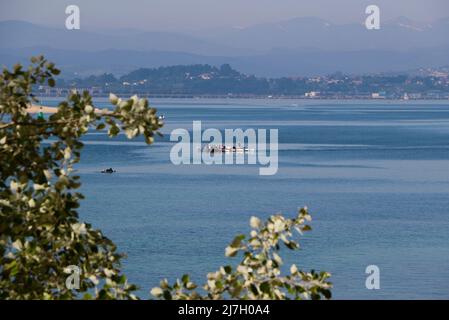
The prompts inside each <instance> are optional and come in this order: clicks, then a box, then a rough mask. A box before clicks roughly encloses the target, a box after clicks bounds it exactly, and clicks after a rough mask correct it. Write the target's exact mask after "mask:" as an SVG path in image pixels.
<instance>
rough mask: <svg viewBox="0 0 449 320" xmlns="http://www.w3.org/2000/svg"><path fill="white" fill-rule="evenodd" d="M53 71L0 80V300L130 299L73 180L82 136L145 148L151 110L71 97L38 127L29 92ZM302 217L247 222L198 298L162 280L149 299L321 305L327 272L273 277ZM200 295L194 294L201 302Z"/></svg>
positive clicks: (40, 69) (39, 60)
mask: <svg viewBox="0 0 449 320" xmlns="http://www.w3.org/2000/svg"><path fill="white" fill-rule="evenodd" d="M58 74H59V70H58V69H56V68H55V66H54V65H53V64H52V63H49V62H47V61H46V60H45V59H44V58H43V57H36V58H32V65H31V66H30V67H29V68H27V69H24V68H23V67H22V66H20V65H16V66H14V67H13V70H11V71H9V70H7V69H4V70H3V71H2V73H1V74H0V299H77V298H84V299H92V298H93V299H137V297H136V296H135V295H134V294H133V291H135V290H136V286H135V285H133V284H129V283H128V281H127V279H126V277H125V275H123V273H122V272H121V270H120V262H121V259H122V258H123V255H121V254H120V253H118V252H117V249H116V246H115V244H114V243H113V242H112V241H111V240H110V239H108V238H107V237H105V236H104V235H103V233H102V232H101V231H100V230H98V229H94V228H93V227H92V226H91V225H90V224H88V223H85V222H83V221H81V220H80V219H79V217H78V212H77V209H78V208H79V206H80V201H81V200H82V199H83V195H82V194H81V193H79V192H77V189H78V188H79V187H80V178H79V176H77V175H75V174H74V172H73V169H74V165H75V164H76V163H77V162H78V161H79V160H80V152H81V149H82V147H83V144H82V143H81V137H82V136H83V135H85V134H86V133H87V132H88V130H103V129H107V130H108V134H109V136H111V137H113V136H116V135H117V134H119V132H120V131H122V130H123V131H124V132H125V133H126V135H127V137H128V138H130V139H132V138H134V137H136V136H139V135H141V136H143V137H144V138H145V141H146V142H147V143H148V144H151V143H153V137H154V135H155V134H158V133H159V131H158V130H159V129H160V128H161V127H162V126H163V123H162V121H161V120H160V119H159V118H158V116H157V114H156V109H154V108H151V107H150V106H149V105H148V101H147V100H146V99H139V98H137V97H136V96H133V97H131V98H130V99H128V100H122V99H119V98H117V97H116V96H114V95H111V96H110V101H111V103H112V104H113V106H114V108H113V110H112V111H108V110H101V111H100V110H97V109H96V108H95V107H94V105H93V102H92V98H91V96H90V95H89V94H88V93H87V92H84V93H83V94H80V93H78V92H72V93H71V94H70V95H69V97H68V98H67V99H66V100H65V101H62V102H61V103H59V105H58V107H57V111H56V113H54V114H52V115H51V116H50V117H49V118H48V119H45V118H41V117H37V118H35V117H33V116H32V115H31V114H30V113H29V112H28V110H27V108H28V107H29V106H30V104H31V103H33V102H37V100H36V99H35V97H33V95H32V88H33V86H36V85H40V84H48V85H49V86H54V85H55V79H54V76H55V75H58ZM308 220H310V216H309V215H308V213H307V211H306V210H305V209H302V210H301V211H300V212H299V214H298V216H297V217H296V218H294V219H285V218H284V217H282V216H281V215H275V216H272V217H271V218H269V219H268V221H267V222H265V223H262V222H261V221H260V220H258V219H257V218H252V219H251V226H252V228H253V230H252V231H251V236H250V238H249V239H247V240H245V237H243V236H238V237H236V238H235V240H234V241H233V242H232V244H231V245H230V246H229V247H228V248H227V249H226V254H227V255H228V256H235V255H237V254H238V253H240V252H241V253H242V254H243V260H242V262H241V263H240V264H239V265H238V266H237V268H236V269H233V268H232V267H231V266H226V267H223V268H220V270H219V271H218V272H215V273H211V274H209V275H208V280H207V283H206V284H205V285H204V288H203V291H204V293H203V292H199V291H197V290H196V285H195V284H194V283H192V282H191V281H190V279H189V277H188V276H184V277H183V278H182V280H178V281H177V282H176V283H175V284H174V285H173V286H169V284H168V282H167V281H165V280H164V281H162V282H161V286H160V288H154V289H153V290H152V294H153V295H154V296H156V297H158V298H165V299H220V298H233V299H259V298H263V299H288V298H306V299H307V298H311V299H317V298H321V297H325V298H329V297H330V291H329V289H330V287H331V285H330V283H329V282H327V278H328V277H329V274H328V273H326V272H322V273H315V272H313V271H312V272H309V273H306V272H302V271H299V270H298V269H297V268H296V267H295V266H292V267H291V268H290V272H291V274H290V275H288V276H281V269H280V267H281V265H282V260H281V258H280V256H279V255H278V253H277V252H278V251H279V249H280V244H281V243H283V244H284V245H285V246H286V247H287V248H289V249H296V248H298V244H297V243H296V242H295V241H293V240H291V237H292V232H293V230H294V229H296V230H297V231H298V232H300V233H301V232H303V231H307V230H309V229H310V227H309V226H308V225H306V221H308ZM70 266H76V267H77V268H79V270H80V283H79V288H78V289H72V288H70V287H68V286H67V283H66V280H67V276H68V274H67V271H69V270H68V269H69V268H70ZM201 294H204V295H201Z"/></svg>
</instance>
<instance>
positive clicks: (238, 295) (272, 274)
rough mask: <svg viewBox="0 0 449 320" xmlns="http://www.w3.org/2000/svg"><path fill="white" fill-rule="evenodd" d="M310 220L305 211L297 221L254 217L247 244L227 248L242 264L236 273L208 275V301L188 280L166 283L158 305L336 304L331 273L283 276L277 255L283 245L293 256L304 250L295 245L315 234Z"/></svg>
mask: <svg viewBox="0 0 449 320" xmlns="http://www.w3.org/2000/svg"><path fill="white" fill-rule="evenodd" d="M310 220H311V217H310V215H309V214H308V212H307V209H306V208H303V209H301V210H299V212H298V215H297V217H295V218H293V219H286V218H284V217H283V216H282V215H273V216H271V217H270V218H269V219H268V220H267V221H266V222H264V223H262V222H261V221H260V220H259V219H258V218H256V217H252V218H251V220H250V225H251V228H252V231H251V234H250V236H249V238H248V239H246V237H245V236H244V235H240V236H237V237H236V238H235V239H234V240H233V241H232V243H231V244H230V245H229V246H228V247H227V248H226V250H225V254H226V256H228V257H234V256H236V255H238V254H239V253H240V254H241V255H242V257H243V259H242V261H241V262H240V263H239V264H238V265H237V267H236V268H233V267H232V266H230V265H227V266H224V267H221V268H220V269H219V270H218V271H216V272H213V273H209V274H208V275H207V281H206V283H205V284H204V285H203V287H202V288H203V291H204V292H205V294H204V295H202V294H201V292H199V291H198V290H197V288H198V286H197V285H196V284H195V283H193V282H192V281H190V277H189V276H188V275H184V276H183V277H182V278H181V280H179V279H178V280H177V281H176V282H175V283H174V284H173V285H169V283H168V281H167V280H162V281H161V283H160V287H156V288H153V289H152V290H151V294H152V295H153V296H155V297H157V298H159V299H177V300H178V299H180V300H183V299H214V300H216V299H227V298H231V299H245V300H246V299H271V300H273V299H274V300H280V299H320V298H322V297H323V298H326V299H330V298H331V291H330V288H331V283H330V282H328V281H327V279H328V278H329V277H330V274H329V273H328V272H319V273H317V272H315V271H313V270H312V271H311V272H304V271H301V270H298V268H297V267H296V265H291V267H290V274H289V275H286V276H282V275H281V266H282V264H283V262H282V259H281V257H280V256H279V254H278V252H279V250H280V247H281V245H282V244H283V245H284V246H285V247H286V248H288V249H290V250H295V249H298V248H299V244H298V243H297V242H296V241H294V240H292V236H293V231H294V230H296V231H297V232H299V233H300V234H302V233H303V232H305V231H308V230H311V228H310V226H309V225H308V224H307V222H308V221H310Z"/></svg>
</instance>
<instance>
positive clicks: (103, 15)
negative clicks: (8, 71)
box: [0, 0, 449, 31]
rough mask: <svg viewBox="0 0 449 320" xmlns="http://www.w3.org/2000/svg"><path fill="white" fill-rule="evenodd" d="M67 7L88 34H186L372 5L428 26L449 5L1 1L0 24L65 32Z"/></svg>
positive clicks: (436, 0)
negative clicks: (73, 10)
mask: <svg viewBox="0 0 449 320" xmlns="http://www.w3.org/2000/svg"><path fill="white" fill-rule="evenodd" d="M70 4H76V5H78V6H79V7H80V11H81V24H82V27H86V28H89V29H95V28H98V29H110V28H113V29H116V28H137V29H142V30H172V31H188V30H195V29H208V28H214V27H223V26H227V27H244V26H249V25H253V24H257V23H262V22H270V21H278V20H284V19H289V18H293V17H301V16H315V17H320V18H322V19H326V20H330V21H332V22H335V23H346V22H362V21H364V19H365V13H364V9H365V7H366V6H367V5H370V4H376V5H378V6H379V7H380V9H381V19H386V20H388V19H391V18H395V17H398V16H406V17H408V18H411V19H413V20H418V21H422V22H431V21H433V20H436V19H438V18H442V17H447V16H449V1H448V0H369V1H365V0H307V1H305V0H0V20H25V21H30V22H34V23H39V24H45V25H51V26H61V27H63V26H64V21H65V18H66V15H65V12H64V11H65V7H66V6H67V5H70ZM384 21H385V20H384Z"/></svg>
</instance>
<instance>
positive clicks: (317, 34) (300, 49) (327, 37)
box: [0, 18, 449, 78]
mask: <svg viewBox="0 0 449 320" xmlns="http://www.w3.org/2000/svg"><path fill="white" fill-rule="evenodd" d="M0 39H1V41H0V64H1V65H11V64H13V63H15V62H18V61H20V62H26V61H27V60H28V57H29V56H30V55H36V54H45V55H46V56H47V57H48V58H49V59H51V60H53V61H54V62H56V63H57V64H58V65H59V66H60V67H61V68H62V69H63V70H64V74H63V76H65V77H66V78H73V77H76V76H85V75H89V74H101V73H104V72H112V73H114V74H118V75H119V74H124V73H126V72H129V71H130V70H133V69H136V68H138V67H159V66H167V65H179V64H205V63H207V64H211V65H221V64H225V63H229V64H231V65H232V66H234V67H236V68H237V69H239V70H241V71H242V72H245V73H248V74H255V75H257V76H267V77H279V76H296V75H298V76H306V75H313V74H328V73H332V72H335V71H342V72H345V73H372V72H387V71H390V72H394V71H398V70H406V69H417V68H420V67H436V66H441V65H448V64H449V18H446V19H441V20H439V21H436V22H434V23H432V24H422V23H418V22H414V21H411V20H409V19H407V18H398V19H395V20H392V21H387V22H385V23H383V24H382V25H381V29H380V30H371V31H369V30H366V28H365V27H364V26H363V25H362V24H347V25H336V24H332V23H330V22H328V21H325V20H321V19H318V18H296V19H291V20H287V21H281V22H278V23H267V24H260V25H255V26H252V27H249V28H243V29H236V28H234V29H215V30H204V31H198V32H196V33H195V34H181V33H168V32H140V31H136V30H117V31H114V32H113V31H110V32H91V31H88V30H83V29H82V30H72V31H68V30H66V29H65V28H64V26H61V27H60V28H51V27H46V26H40V25H35V24H31V23H28V22H23V21H2V22H0Z"/></svg>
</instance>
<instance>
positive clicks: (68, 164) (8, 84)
mask: <svg viewBox="0 0 449 320" xmlns="http://www.w3.org/2000/svg"><path fill="white" fill-rule="evenodd" d="M57 74H59V70H58V69H56V68H55V66H54V64H53V63H50V62H47V61H46V60H45V59H44V58H43V57H42V56H40V57H34V58H32V65H31V66H30V67H29V68H28V69H23V67H22V66H21V65H15V66H14V67H13V70H12V71H9V70H6V69H4V70H3V72H2V74H1V75H0V164H1V167H0V299H73V298H78V297H80V295H81V294H83V296H82V297H83V298H99V299H134V298H136V297H135V296H134V295H133V294H132V292H133V291H134V290H135V289H136V286H135V285H132V284H128V282H127V280H126V277H125V276H124V275H122V274H121V271H120V260H121V258H122V255H121V254H119V253H117V252H116V246H115V245H114V243H113V242H112V241H111V240H110V239H108V238H106V237H105V236H104V235H103V234H102V232H101V231H100V230H96V229H94V228H93V227H92V226H91V225H90V224H87V223H84V222H82V221H80V220H79V218H78V213H77V208H78V207H79V202H80V200H81V199H83V195H82V194H80V193H79V192H76V190H77V189H78V188H79V186H80V181H79V176H76V175H73V165H74V164H75V163H77V162H78V161H79V160H80V151H81V148H82V146H83V144H82V143H81V141H80V139H81V137H82V136H83V135H84V134H86V133H87V131H88V130H89V129H91V128H94V129H97V130H101V129H103V128H107V129H108V133H109V135H110V136H116V135H117V134H118V133H119V132H120V131H121V130H124V131H125V133H126V135H127V136H128V138H130V139H131V138H134V137H136V136H138V135H143V136H144V138H145V140H146V142H147V143H148V144H151V143H152V142H153V140H154V134H156V133H158V130H159V128H161V127H162V125H163V123H162V121H161V120H160V119H159V118H158V117H157V115H156V109H154V108H151V107H149V105H148V101H147V100H145V99H138V98H137V97H136V96H134V97H132V98H131V99H129V100H121V99H119V98H117V97H116V96H114V95H111V96H110V100H111V103H112V104H113V105H114V106H115V109H114V110H113V111H108V110H102V111H99V110H97V109H95V107H94V106H93V103H92V98H91V97H90V96H89V94H88V93H87V92H84V93H83V94H80V93H78V92H72V93H71V94H70V95H69V97H68V99H67V100H66V101H63V102H61V103H60V104H59V105H58V108H57V112H56V113H54V114H53V115H51V116H50V117H49V118H48V119H42V118H37V119H35V118H34V117H33V116H32V115H31V114H29V113H28V111H27V108H28V107H29V106H30V104H31V103H32V102H36V101H37V100H36V98H35V97H33V95H32V94H31V92H32V88H33V86H35V85H39V84H48V85H49V86H54V85H55V79H54V76H55V75H57ZM69 266H77V267H79V268H80V271H81V279H80V288H79V290H73V289H69V288H68V287H67V286H66V283H65V282H66V278H67V276H68V275H67V274H66V273H65V271H67V267H69Z"/></svg>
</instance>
